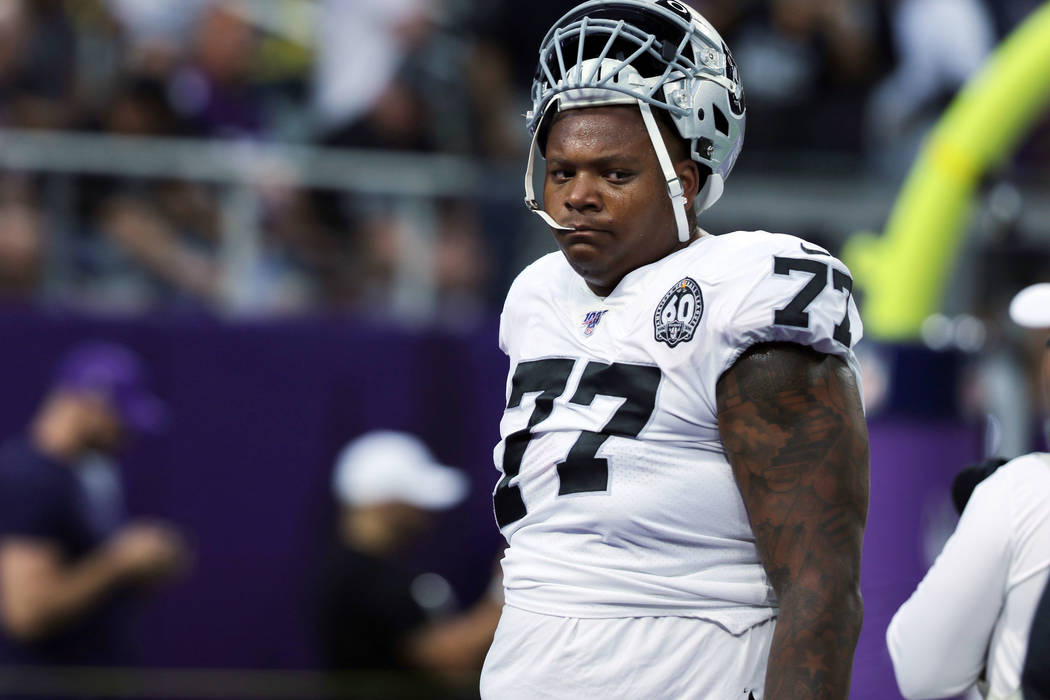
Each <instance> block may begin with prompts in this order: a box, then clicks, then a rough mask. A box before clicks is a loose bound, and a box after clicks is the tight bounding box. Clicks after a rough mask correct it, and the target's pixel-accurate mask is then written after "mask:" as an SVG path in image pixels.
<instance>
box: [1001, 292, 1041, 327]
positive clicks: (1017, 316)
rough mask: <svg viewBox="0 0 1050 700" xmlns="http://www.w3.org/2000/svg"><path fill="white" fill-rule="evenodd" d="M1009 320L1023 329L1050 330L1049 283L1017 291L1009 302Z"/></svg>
mask: <svg viewBox="0 0 1050 700" xmlns="http://www.w3.org/2000/svg"><path fill="white" fill-rule="evenodd" d="M1010 318H1011V319H1013V322H1014V323H1016V324H1017V325H1019V326H1024V327H1025V328H1050V282H1041V283H1039V284H1033V285H1032V286H1030V287H1025V288H1024V289H1022V290H1021V291H1019V292H1018V293H1017V295H1016V296H1014V298H1013V300H1012V301H1011V302H1010Z"/></svg>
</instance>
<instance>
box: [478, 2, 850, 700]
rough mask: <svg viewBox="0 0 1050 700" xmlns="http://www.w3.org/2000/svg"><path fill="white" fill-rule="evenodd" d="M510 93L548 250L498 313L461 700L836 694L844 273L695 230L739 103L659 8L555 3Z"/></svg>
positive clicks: (843, 506) (844, 502) (843, 665)
mask: <svg viewBox="0 0 1050 700" xmlns="http://www.w3.org/2000/svg"><path fill="white" fill-rule="evenodd" d="M532 98H533V107H532V110H531V112H530V113H529V114H528V117H527V119H528V125H529V128H530V130H531V132H532V135H533V139H534V141H533V149H532V152H531V153H530V157H529V165H528V169H527V174H526V179H525V187H526V203H527V204H528V206H529V207H530V208H531V209H533V210H534V211H535V212H536V213H537V214H538V215H540V216H541V217H542V218H543V219H544V220H545V221H546V222H547V224H548V225H549V226H550V228H551V229H552V231H553V233H554V237H555V239H556V240H557V244H558V247H559V248H560V252H556V253H552V254H550V255H547V256H545V257H543V258H541V259H539V260H538V261H536V262H535V263H533V264H532V265H530V266H529V267H527V268H526V269H525V270H524V271H523V272H522V273H521V274H520V275H519V276H518V278H517V279H516V281H515V282H514V284H513V285H512V287H511V289H510V291H509V293H508V296H507V300H506V305H505V307H504V310H503V314H502V318H501V327H500V346H501V347H502V349H503V350H504V351H505V352H506V353H507V355H508V356H509V357H510V372H509V376H508V380H507V404H506V411H505V413H504V415H503V419H502V423H501V434H502V439H501V441H500V443H499V445H498V446H497V447H496V450H495V461H496V465H497V467H498V468H499V469H500V471H501V473H502V477H501V478H500V480H499V482H498V483H497V485H496V488H495V492H494V505H495V515H496V520H497V521H498V524H499V527H500V529H501V530H502V532H503V534H504V536H505V537H506V539H507V541H508V543H509V548H508V550H507V553H506V557H505V558H504V560H503V571H504V583H505V594H506V605H505V607H504V610H503V615H502V618H501V621H500V624H499V628H498V630H497V633H496V637H495V640H494V642H493V645H492V648H491V649H490V651H489V655H488V658H487V660H486V663H485V668H484V672H483V674H482V681H481V691H482V695H483V697H485V698H491V699H494V700H496V699H498V700H514V699H517V698H521V699H525V698H528V699H530V700H531V699H534V698H566V699H568V698H573V699H578V698H596V699H597V698H602V699H603V700H606V699H609V698H632V699H635V698H646V699H652V698H669V699H670V698H674V699H675V700H681V699H682V698H702V699H704V700H711V699H714V700H722V699H729V698H740V700H746V699H747V698H749V697H753V698H757V699H765V700H773V699H779V700H784V699H790V700H805V699H806V698H828V699H831V698H846V697H847V696H848V693H849V682H850V670H851V664H852V658H853V651H854V648H855V646H856V642H857V637H858V634H859V631H860V626H861V618H862V616H863V613H862V603H861V596H860V587H859V578H860V554H861V541H862V538H863V529H864V521H865V518H866V513H867V500H868V442H867V431H866V427H865V423H864V416H863V411H862V407H861V399H860V391H859V387H858V384H859V379H858V367H857V362H856V359H855V358H854V355H853V351H852V348H853V346H854V345H855V343H856V342H857V340H859V338H860V336H861V323H860V318H859V315H858V312H857V309H856V306H855V304H854V302H853V300H852V298H851V287H852V280H851V278H850V274H849V271H848V270H847V269H846V267H845V266H844V265H843V264H842V263H841V262H839V261H838V260H836V259H835V258H834V257H832V256H831V255H830V254H829V253H828V252H827V251H826V250H823V249H822V248H820V247H817V246H814V245H811V244H809V243H807V242H805V241H803V240H800V239H798V238H795V237H793V236H789V235H784V234H775V233H767V232H763V231H759V232H754V231H738V232H735V233H727V234H724V235H718V236H714V235H710V234H707V233H705V232H704V231H702V230H701V229H700V228H698V227H697V224H696V219H697V215H698V214H699V213H700V212H702V211H703V210H705V209H706V208H708V207H710V206H711V205H712V204H714V203H715V202H716V201H717V200H718V198H719V196H720V195H721V194H722V191H723V186H724V183H725V180H726V178H727V176H728V175H729V172H730V170H731V169H732V167H733V163H734V161H735V160H736V157H737V155H738V153H739V151H740V147H741V142H742V139H743V133H744V116H745V108H744V94H743V89H742V87H741V83H740V77H739V75H738V74H737V70H736V66H735V64H734V63H733V59H732V57H731V56H730V53H729V50H728V49H727V48H726V46H725V44H724V43H723V41H722V39H721V38H720V37H719V35H718V33H717V32H716V31H715V30H714V28H713V27H712V26H711V25H710V24H709V23H708V22H707V21H706V20H705V19H704V18H703V17H702V16H701V15H700V14H698V13H697V12H695V11H694V10H692V9H691V8H690V7H688V6H687V5H685V4H684V3H682V2H678V1H677V0H609V1H605V0H596V1H592V2H585V3H583V4H581V5H579V6H577V7H576V8H575V9H574V10H572V11H571V12H569V13H568V14H567V15H565V16H564V17H562V18H561V19H560V20H558V21H557V23H556V24H555V25H554V26H553V28H552V29H551V30H550V32H549V33H548V34H547V36H546V38H545V39H544V41H543V44H542V46H541V48H540V54H539V69H538V71H537V74H536V78H535V81H534V83H533V86H532ZM537 150H539V152H540V153H541V155H542V156H543V158H544V162H545V167H544V170H543V188H542V193H543V200H542V203H541V202H540V201H539V200H538V199H537V198H536V196H535V193H534V191H533V182H532V175H533V165H534V163H535V160H534V156H535V152H536V151H537Z"/></svg>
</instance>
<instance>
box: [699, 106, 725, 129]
mask: <svg viewBox="0 0 1050 700" xmlns="http://www.w3.org/2000/svg"><path fill="white" fill-rule="evenodd" d="M711 109H713V110H714V112H715V129H716V130H717V131H718V133H720V134H722V135H723V136H729V118H728V117H726V115H725V112H723V111H722V110H720V109H719V108H718V105H711ZM701 111H702V110H701ZM701 118H702V117H701Z"/></svg>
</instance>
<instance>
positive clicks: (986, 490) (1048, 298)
mask: <svg viewBox="0 0 1050 700" xmlns="http://www.w3.org/2000/svg"><path fill="white" fill-rule="evenodd" d="M1010 318H1011V319H1012V320H1013V322H1014V323H1016V324H1017V325H1019V326H1022V327H1024V328H1029V329H1039V330H1041V331H1042V333H1043V336H1044V338H1045V336H1046V335H1047V334H1048V333H1050V284H1045V283H1044V284H1036V285H1032V286H1030V287H1027V288H1025V289H1023V290H1021V292H1019V293H1018V294H1017V295H1016V296H1015V297H1014V299H1013V301H1012V302H1011V303H1010ZM1047 347H1048V349H1047V351H1046V352H1044V355H1043V364H1042V378H1041V383H1042V391H1043V398H1044V408H1046V409H1050V341H1048V342H1047ZM985 472H986V475H984V478H983V480H981V481H980V482H979V483H977V484H976V486H975V487H974V488H973V492H972V494H971V495H970V496H969V499H968V500H966V499H965V498H964V499H961V502H960V504H959V505H961V506H962V507H963V510H962V515H961V517H960V519H959V524H958V526H957V527H956V529H955V532H954V533H953V534H952V536H951V538H949V540H948V542H947V543H946V544H945V545H944V549H943V551H942V552H941V554H940V556H938V557H937V560H936V561H935V562H934V563H933V566H932V567H930V570H929V571H928V572H927V573H926V576H925V577H924V578H923V580H922V582H921V583H920V584H919V586H918V588H917V589H916V590H915V592H914V593H913V594H912V595H911V597H910V598H909V599H908V600H907V601H906V602H905V603H904V604H903V605H902V606H901V608H900V609H899V610H898V611H897V613H896V615H894V617H893V620H892V621H891V622H890V625H889V629H888V630H887V631H886V642H887V645H888V646H889V651H890V656H891V657H892V659H893V667H894V671H895V673H896V676H897V683H898V685H899V686H900V689H901V692H902V693H903V694H904V696H905V697H907V698H909V699H911V698H943V697H949V696H954V695H957V694H959V693H961V692H963V691H965V690H967V689H968V688H970V687H972V686H974V685H975V684H976V685H977V687H978V689H979V690H980V692H981V693H982V695H983V696H984V697H985V698H988V699H989V700H1004V699H1007V700H1020V699H1022V698H1023V699H1024V700H1045V699H1046V698H1050V592H1048V590H1047V579H1048V573H1050V454H1047V453H1042V452H1033V453H1030V454H1026V455H1023V456H1021V457H1018V458H1017V459H1014V460H1011V461H1008V462H1006V463H1005V464H1002V466H998V467H997V468H996V465H995V464H994V463H991V464H989V466H988V468H987V469H986V470H985Z"/></svg>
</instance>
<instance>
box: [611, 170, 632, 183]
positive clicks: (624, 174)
mask: <svg viewBox="0 0 1050 700" xmlns="http://www.w3.org/2000/svg"><path fill="white" fill-rule="evenodd" d="M631 175H632V173H631V172H630V171H627V170H610V171H608V172H607V173H605V177H607V178H608V179H609V181H610V182H626V181H627V180H630V179H631Z"/></svg>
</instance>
